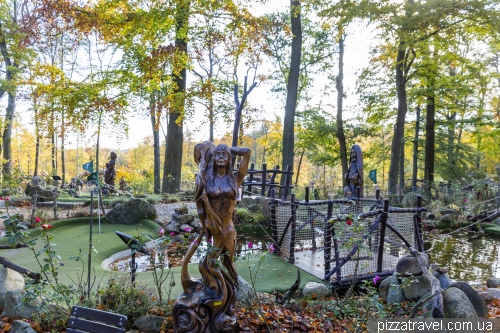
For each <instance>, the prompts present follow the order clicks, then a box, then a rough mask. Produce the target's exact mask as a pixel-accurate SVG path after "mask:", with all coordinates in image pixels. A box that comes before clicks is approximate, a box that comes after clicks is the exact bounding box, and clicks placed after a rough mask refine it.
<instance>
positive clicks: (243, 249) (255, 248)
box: [108, 234, 271, 272]
mask: <svg viewBox="0 0 500 333" xmlns="http://www.w3.org/2000/svg"><path fill="white" fill-rule="evenodd" d="M191 242H192V241H190V242H189V244H190V243H191ZM249 243H252V247H251V248H250V247H249ZM238 244H239V245H238V247H237V249H236V256H237V257H243V256H244V255H246V254H248V253H252V254H257V253H260V252H262V250H263V249H267V247H268V246H269V245H270V244H271V240H270V239H269V237H268V236H262V235H246V234H242V235H238ZM199 248H200V249H201V250H202V251H203V250H205V249H206V248H207V243H206V242H201V244H200V246H199ZM186 250H187V248H186V247H185V246H174V247H171V248H170V249H169V250H168V257H169V261H168V265H167V266H172V267H177V266H181V265H182V258H183V257H184V254H185V253H186ZM150 252H151V253H152V256H151V257H149V256H145V255H142V254H138V255H137V256H136V260H135V262H136V264H137V272H146V271H151V270H152V267H151V266H152V265H151V260H153V259H154V260H155V261H156V263H158V259H157V253H155V251H151V250H150ZM200 260H201V257H200V256H199V255H198V254H197V253H195V254H194V255H193V257H192V258H191V261H190V263H197V262H199V261H200ZM167 268H168V267H167ZM108 269H110V270H113V271H119V272H129V271H130V256H126V257H123V258H121V259H118V260H116V261H114V262H112V263H111V264H109V266H108Z"/></svg>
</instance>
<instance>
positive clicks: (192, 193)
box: [185, 190, 196, 197]
mask: <svg viewBox="0 0 500 333" xmlns="http://www.w3.org/2000/svg"><path fill="white" fill-rule="evenodd" d="M185 193H186V195H187V196H189V197H194V196H195V195H196V192H195V191H194V190H187V191H186V192H185Z"/></svg>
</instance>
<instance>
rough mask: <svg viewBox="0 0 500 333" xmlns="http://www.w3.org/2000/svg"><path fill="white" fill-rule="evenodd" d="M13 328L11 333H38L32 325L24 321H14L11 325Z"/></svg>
mask: <svg viewBox="0 0 500 333" xmlns="http://www.w3.org/2000/svg"><path fill="white" fill-rule="evenodd" d="M10 327H11V328H12V330H11V331H9V332H10V333H36V331H35V330H34V329H33V328H31V324H30V323H27V322H25V321H22V320H14V321H13V322H12V324H11V325H10Z"/></svg>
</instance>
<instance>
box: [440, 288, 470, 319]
mask: <svg viewBox="0 0 500 333" xmlns="http://www.w3.org/2000/svg"><path fill="white" fill-rule="evenodd" d="M443 303H444V306H443V307H444V309H443V310H444V317H445V318H477V313H476V310H474V306H472V304H471V302H470V301H469V299H468V298H467V295H466V294H465V293H464V292H463V291H462V290H460V289H458V288H455V287H449V288H448V289H446V290H445V291H444V292H443Z"/></svg>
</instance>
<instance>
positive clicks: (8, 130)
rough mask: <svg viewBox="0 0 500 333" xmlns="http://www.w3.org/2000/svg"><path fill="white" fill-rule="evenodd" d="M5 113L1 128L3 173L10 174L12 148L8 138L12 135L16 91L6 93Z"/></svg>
mask: <svg viewBox="0 0 500 333" xmlns="http://www.w3.org/2000/svg"><path fill="white" fill-rule="evenodd" d="M7 103H8V104H7V113H6V114H5V120H6V121H5V125H4V130H3V135H2V138H3V141H2V154H3V158H4V160H6V162H5V164H4V165H3V173H4V174H7V175H10V174H11V171H12V150H11V147H10V138H11V136H12V122H13V121H14V112H15V111H16V93H12V92H9V93H8V102H7Z"/></svg>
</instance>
